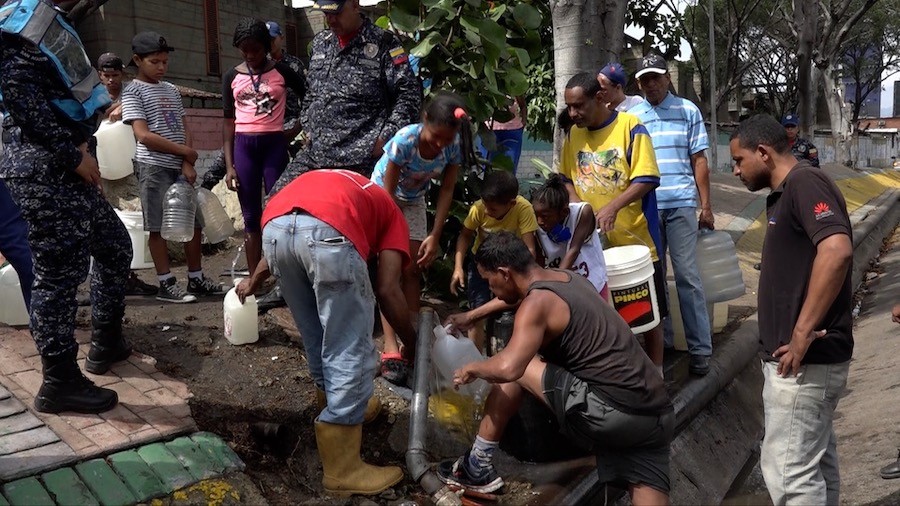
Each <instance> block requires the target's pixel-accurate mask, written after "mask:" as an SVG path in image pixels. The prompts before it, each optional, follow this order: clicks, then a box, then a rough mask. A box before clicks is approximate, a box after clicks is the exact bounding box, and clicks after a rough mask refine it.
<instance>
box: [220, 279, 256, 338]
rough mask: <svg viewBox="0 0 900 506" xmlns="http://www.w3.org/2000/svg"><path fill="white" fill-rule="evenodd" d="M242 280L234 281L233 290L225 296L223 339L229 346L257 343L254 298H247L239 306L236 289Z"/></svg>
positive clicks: (239, 301) (239, 300)
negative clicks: (226, 340)
mask: <svg viewBox="0 0 900 506" xmlns="http://www.w3.org/2000/svg"><path fill="white" fill-rule="evenodd" d="M242 279H243V278H236V279H235V280H234V286H235V288H232V289H231V290H228V293H227V294H225V301H224V302H223V303H222V304H223V309H224V310H223V312H224V313H225V339H228V342H229V343H231V344H249V343H255V342H256V341H259V317H258V316H257V313H256V311H257V307H256V297H254V296H253V295H251V296H249V297H247V299H246V300H244V303H243V304H241V299H240V298H238V295H237V291H236V288H237V286H238V284H239V283H240V282H241V280H242Z"/></svg>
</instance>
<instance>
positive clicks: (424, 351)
mask: <svg viewBox="0 0 900 506" xmlns="http://www.w3.org/2000/svg"><path fill="white" fill-rule="evenodd" d="M435 320H436V316H435V314H434V311H433V310H432V309H431V308H422V309H421V310H420V311H419V328H418V332H419V335H418V339H417V340H416V358H415V365H414V369H413V396H412V403H411V404H410V407H409V444H408V445H407V450H406V468H407V469H408V470H409V474H410V475H411V476H412V477H413V479H414V480H416V481H417V482H419V485H421V486H422V488H423V489H425V492H427V493H428V494H429V495H430V496H431V498H432V500H433V501H434V502H435V504H436V505H437V506H460V505H462V501H461V500H460V498H459V496H457V495H456V494H455V493H454V492H453V491H452V490H450V488H449V487H447V486H446V485H445V484H444V482H442V481H441V480H440V478H438V477H437V475H435V474H434V472H433V471H432V470H431V469H430V468H429V466H428V454H427V453H426V452H425V436H426V422H427V418H428V374H429V372H430V371H431V353H429V351H430V350H431V336H432V334H433V330H432V329H433V328H434V325H435Z"/></svg>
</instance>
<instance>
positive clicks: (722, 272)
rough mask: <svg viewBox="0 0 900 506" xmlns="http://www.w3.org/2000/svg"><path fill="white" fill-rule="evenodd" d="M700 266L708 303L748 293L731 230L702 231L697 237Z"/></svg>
mask: <svg viewBox="0 0 900 506" xmlns="http://www.w3.org/2000/svg"><path fill="white" fill-rule="evenodd" d="M697 266H698V267H699V268H700V279H701V281H702V282H703V291H704V292H705V293H706V302H707V303H709V304H712V303H714V302H725V301H726V300H731V299H736V298H738V297H740V296H741V295H744V292H745V291H746V288H745V286H744V277H743V274H742V273H741V266H740V265H739V264H738V258H737V251H736V250H735V247H734V241H732V240H731V236H730V235H728V232H723V231H715V232H713V231H703V230H701V231H700V235H699V237H698V238H697Z"/></svg>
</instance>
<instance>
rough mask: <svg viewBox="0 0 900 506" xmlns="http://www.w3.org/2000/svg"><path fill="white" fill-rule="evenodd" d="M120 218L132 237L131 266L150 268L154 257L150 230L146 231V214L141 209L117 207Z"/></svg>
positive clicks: (133, 267)
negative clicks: (120, 208)
mask: <svg viewBox="0 0 900 506" xmlns="http://www.w3.org/2000/svg"><path fill="white" fill-rule="evenodd" d="M116 214H117V215H118V216H119V220H121V221H122V224H123V225H125V230H127V231H128V237H129V238H130V239H131V253H132V255H131V268H132V269H150V268H152V267H153V258H152V257H151V256H150V232H145V231H144V215H143V214H142V213H141V212H140V211H120V210H118V209H116Z"/></svg>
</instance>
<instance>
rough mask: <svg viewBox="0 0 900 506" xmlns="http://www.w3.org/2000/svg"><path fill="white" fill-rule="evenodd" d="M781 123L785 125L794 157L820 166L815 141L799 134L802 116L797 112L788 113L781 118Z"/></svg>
mask: <svg viewBox="0 0 900 506" xmlns="http://www.w3.org/2000/svg"><path fill="white" fill-rule="evenodd" d="M781 124H782V125H784V131H785V132H787V136H788V141H790V144H791V151H792V152H793V153H794V158H796V159H798V160H806V161H808V162H809V163H810V164H811V165H812V166H813V167H818V166H819V150H818V149H816V146H815V145H814V144H813V143H811V142H809V141H808V140H806V139H804V138H802V137H798V136H797V130H798V128H797V127H798V125H800V117H799V116H797V115H796V114H788V115H787V116H785V117H784V119H782V120H781Z"/></svg>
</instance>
